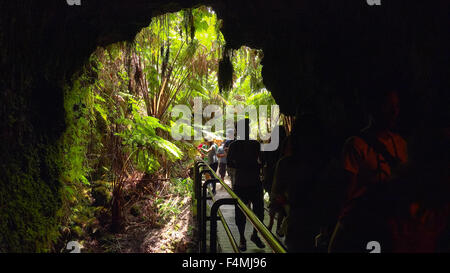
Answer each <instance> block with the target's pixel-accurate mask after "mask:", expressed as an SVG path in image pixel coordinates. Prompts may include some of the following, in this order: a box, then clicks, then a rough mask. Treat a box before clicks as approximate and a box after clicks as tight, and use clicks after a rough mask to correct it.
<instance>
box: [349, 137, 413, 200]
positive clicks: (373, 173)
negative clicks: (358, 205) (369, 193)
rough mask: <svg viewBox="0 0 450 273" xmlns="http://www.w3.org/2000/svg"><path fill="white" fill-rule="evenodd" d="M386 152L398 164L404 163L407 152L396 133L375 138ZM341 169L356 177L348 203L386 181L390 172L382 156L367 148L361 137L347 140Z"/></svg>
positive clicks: (350, 190) (406, 158)
mask: <svg viewBox="0 0 450 273" xmlns="http://www.w3.org/2000/svg"><path fill="white" fill-rule="evenodd" d="M377 139H378V140H379V141H380V142H381V143H383V144H384V145H385V147H386V149H387V151H388V152H389V153H390V154H391V155H392V156H393V157H395V158H398V159H399V161H400V163H406V162H407V160H408V152H407V145H406V141H405V140H404V139H403V138H402V137H401V136H400V135H398V134H396V133H388V137H387V138H380V137H378V138H377ZM343 165H344V166H343V167H344V169H345V170H346V171H348V172H350V173H352V174H354V175H356V177H357V179H356V184H355V185H350V189H349V191H348V201H351V200H353V199H355V198H357V197H360V196H362V195H363V194H364V193H365V192H366V190H367V187H368V186H370V185H374V184H377V183H383V182H385V181H387V180H388V179H389V178H390V177H391V175H392V170H391V167H390V166H389V164H388V163H387V161H386V160H385V159H384V157H383V155H382V154H381V153H379V152H377V151H375V150H374V148H373V147H371V146H369V145H368V144H367V143H366V142H365V141H364V140H363V139H362V138H361V137H359V136H354V137H351V138H350V139H348V140H347V142H346V143H345V145H344V151H343Z"/></svg>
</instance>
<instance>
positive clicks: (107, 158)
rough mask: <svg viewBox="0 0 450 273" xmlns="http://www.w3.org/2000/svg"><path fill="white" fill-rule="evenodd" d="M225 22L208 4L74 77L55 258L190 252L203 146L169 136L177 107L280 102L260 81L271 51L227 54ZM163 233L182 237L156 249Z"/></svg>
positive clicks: (158, 22)
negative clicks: (197, 162) (77, 247)
mask: <svg viewBox="0 0 450 273" xmlns="http://www.w3.org/2000/svg"><path fill="white" fill-rule="evenodd" d="M220 25H221V22H220V20H218V19H217V17H216V15H215V13H214V11H213V10H211V9H210V8H207V7H200V8H197V9H191V10H184V11H180V12H177V13H170V14H165V15H162V16H159V17H155V18H153V19H152V22H151V24H150V25H149V27H147V28H145V29H143V30H142V31H141V32H140V33H139V34H138V35H137V36H136V38H135V40H134V41H130V42H120V43H117V44H113V45H110V46H108V47H106V48H98V49H97V50H96V51H95V52H94V53H93V54H92V56H91V58H90V60H89V62H88V63H87V64H86V65H85V67H84V70H83V71H81V72H79V73H78V74H77V75H75V76H74V78H73V85H72V86H71V87H70V88H67V90H66V93H65V110H66V113H67V114H66V124H67V130H66V132H65V134H64V136H63V137H62V138H61V146H62V148H63V149H64V152H65V153H64V154H65V156H64V159H63V169H64V172H63V175H62V177H61V180H62V182H63V184H64V187H63V192H62V195H63V204H64V206H63V208H62V209H61V213H60V221H61V228H60V232H61V234H62V236H61V238H62V239H61V240H60V241H59V242H58V243H57V244H56V246H55V250H56V251H63V250H64V249H65V243H67V241H70V240H78V241H80V242H81V243H82V244H83V245H85V248H86V249H87V251H113V252H126V251H164V252H173V251H187V249H188V245H189V240H188V239H182V238H184V237H186V238H189V236H191V235H192V229H189V228H187V226H188V222H189V221H190V220H189V218H190V217H191V214H190V212H191V208H190V197H191V195H192V180H191V178H190V177H189V167H190V166H191V164H192V162H193V159H194V157H195V155H196V149H195V147H196V144H197V143H193V142H192V141H174V140H173V139H172V138H171V136H170V130H171V124H173V122H174V120H173V117H171V115H170V113H171V109H172V107H174V106H175V105H179V104H183V105H187V106H188V107H190V108H192V107H193V98H194V97H201V98H202V99H203V103H204V105H207V104H216V105H220V106H226V105H236V104H242V105H271V104H274V103H275V102H274V100H273V98H272V97H271V95H270V92H269V91H268V90H266V89H265V87H264V84H263V82H262V77H261V69H262V66H261V59H262V58H263V52H262V51H260V50H255V49H250V48H248V47H242V48H241V49H240V50H237V51H233V50H229V49H227V48H226V41H225V40H224V38H223V36H222V34H221V33H220ZM226 61H229V62H230V63H231V65H232V69H231V71H228V72H227V71H224V70H223V67H224V66H223V65H221V64H223V63H224V62H226ZM219 67H220V68H221V69H222V71H220V69H219ZM225 67H226V65H225ZM229 72H232V74H229ZM227 73H228V75H226V74H227ZM219 74H224V75H222V76H221V77H219ZM224 76H225V78H226V77H229V80H228V83H225V84H219V80H218V78H221V80H223V79H224ZM225 85H228V87H227V88H222V87H224V86H225ZM156 230H160V231H161V230H165V232H166V233H167V234H168V233H170V234H172V233H174V232H175V233H176V232H181V230H183V232H184V233H183V234H184V235H183V236H184V237H183V236H181V237H180V236H175V237H176V238H177V239H175V237H173V240H172V241H171V240H169V241H170V242H168V243H165V244H161V245H164V246H161V247H160V248H158V247H156V246H155V245H152V244H158V243H157V242H153V241H152V239H151V238H149V237H148V234H159V233H157V232H156ZM167 234H166V235H167ZM160 235H161V234H159V235H158V236H160ZM155 236H156V235H155ZM163 237H164V236H163ZM166 237H167V236H166ZM169 237H170V236H169ZM170 238H172V237H170ZM180 238H181V239H180ZM139 240H141V241H140V242H137V241H139ZM130 241H133V242H134V243H133V244H138V243H139V244H140V246H138V245H133V244H131V243H130ZM149 242H153V243H149ZM174 242H175V243H174ZM183 244H184V245H183ZM181 245H183V246H181ZM180 246H181V247H180Z"/></svg>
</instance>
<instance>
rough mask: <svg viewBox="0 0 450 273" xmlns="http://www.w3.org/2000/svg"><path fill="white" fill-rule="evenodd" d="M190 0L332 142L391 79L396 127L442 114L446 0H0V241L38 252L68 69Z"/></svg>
mask: <svg viewBox="0 0 450 273" xmlns="http://www.w3.org/2000/svg"><path fill="white" fill-rule="evenodd" d="M202 2H205V3H208V5H211V6H212V7H213V8H214V9H215V10H216V12H217V13H218V15H219V17H220V18H221V19H223V20H224V24H223V29H222V32H223V33H224V35H225V39H226V41H227V43H228V46H229V47H231V48H239V47H240V46H241V45H247V46H250V47H254V48H259V49H263V51H264V59H263V65H264V67H263V77H264V83H265V85H266V87H267V88H268V89H269V90H270V91H271V92H272V93H273V96H274V97H275V99H276V101H277V102H278V104H280V106H281V110H282V111H283V112H284V113H289V114H293V113H295V112H296V111H308V112H313V113H316V115H317V116H318V117H319V119H320V120H321V122H322V123H323V125H324V126H325V127H326V128H327V130H328V131H329V132H330V134H329V137H330V139H329V141H330V142H331V143H335V145H334V147H336V150H335V151H334V152H336V153H337V152H338V150H339V149H340V144H341V143H342V141H343V139H344V138H345V137H346V136H347V135H349V134H351V133H352V132H355V131H356V130H358V129H360V128H361V127H362V126H363V125H364V124H365V122H366V118H365V112H364V107H363V105H362V103H361V102H362V100H363V98H364V95H365V94H366V93H367V92H368V91H369V90H371V89H373V88H374V87H375V86H377V87H380V88H382V87H383V86H384V87H387V88H390V87H394V88H398V89H400V90H401V92H402V114H401V123H400V125H401V126H400V129H401V131H402V132H403V133H404V134H406V135H411V134H412V133H413V132H414V130H415V129H417V128H420V125H421V124H422V123H426V122H429V121H430V120H440V118H441V117H448V108H449V107H448V105H449V104H450V101H449V95H448V89H449V87H450V84H449V77H448V76H449V75H450V73H449V72H450V71H449V48H450V45H449V37H448V36H449V35H448V30H449V22H450V20H449V19H450V18H449V14H450V13H449V11H450V2H449V1H446V0H435V1H414V2H413V1H407V0H397V1H389V2H388V1H382V5H381V6H369V5H367V3H366V1H365V0H351V1H331V0H328V1H326V0H303V1H300V0H298V1H294V0H291V1H270V2H269V1H252V0H240V1H225V0H213V1H150V0H134V1H119V0H114V1H106V0H99V1H83V0H82V5H81V6H79V7H77V6H72V7H71V6H68V5H67V4H66V1H62V0H61V1H32V0H17V1H2V2H1V3H0V72H1V74H0V128H1V129H0V147H1V150H0V153H1V155H2V156H1V159H0V174H1V176H0V219H1V220H0V252H2V251H48V250H49V249H50V248H51V244H52V241H53V240H54V239H55V238H57V236H58V232H57V230H56V226H57V220H56V219H57V216H58V215H57V214H58V208H59V207H60V205H61V200H60V194H59V190H60V182H59V174H60V161H61V155H62V151H61V147H59V145H58V139H59V138H60V137H61V134H62V133H63V132H64V130H65V124H64V115H65V112H64V108H63V88H64V87H66V86H67V85H70V84H71V76H72V75H73V74H74V73H75V72H77V71H78V70H79V69H80V67H81V66H82V65H83V63H85V62H86V61H87V59H88V57H89V55H90V54H91V52H93V50H94V49H95V48H96V47H97V46H102V45H107V44H110V43H113V42H117V41H121V40H131V39H133V38H134V36H135V35H136V33H137V32H138V31H139V30H140V29H141V28H142V27H144V26H147V25H148V24H149V22H150V20H151V16H155V15H158V14H162V13H164V12H169V11H176V10H180V9H182V8H186V7H194V6H196V5H200V4H202ZM447 120H448V119H447Z"/></svg>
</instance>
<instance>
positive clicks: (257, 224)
mask: <svg viewBox="0 0 450 273" xmlns="http://www.w3.org/2000/svg"><path fill="white" fill-rule="evenodd" d="M197 164H201V165H202V166H203V167H206V168H207V169H208V170H209V173H210V174H211V175H212V176H214V180H217V181H218V182H219V183H220V184H221V185H222V187H223V188H224V189H225V190H226V191H227V193H228V194H229V195H230V196H231V198H233V199H235V200H236V204H237V205H238V207H239V209H240V210H241V211H242V212H243V213H244V215H245V216H246V218H247V219H248V220H249V221H250V223H251V224H252V225H253V227H254V228H255V229H256V230H257V231H258V232H259V233H260V234H261V236H262V238H263V239H264V241H266V243H267V244H268V245H269V247H270V248H271V249H272V251H273V252H274V253H286V252H287V251H286V249H285V248H284V246H283V245H282V244H281V243H280V242H279V241H278V239H277V238H276V237H275V236H274V235H273V234H272V232H270V231H269V230H268V229H267V227H266V226H265V225H264V224H263V223H262V222H261V221H260V220H259V219H258V217H257V216H256V215H255V214H254V213H253V211H252V210H251V209H250V208H248V207H247V205H246V204H245V203H244V202H243V201H242V200H241V199H240V198H239V197H238V196H237V195H236V193H234V192H233V190H232V189H231V188H230V187H229V186H228V185H227V184H226V183H225V182H223V181H222V180H221V179H220V178H219V177H218V176H217V174H216V172H214V170H213V169H211V167H210V166H209V165H208V164H207V163H206V162H205V161H203V160H198V161H197V162H196V165H197ZM195 167H197V166H195ZM199 167H200V166H199ZM200 181H201V178H200ZM195 187H197V186H195ZM197 190H198V189H197ZM205 198H206V197H205ZM197 202H199V200H198V201H197Z"/></svg>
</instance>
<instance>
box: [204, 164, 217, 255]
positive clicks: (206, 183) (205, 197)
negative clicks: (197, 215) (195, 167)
mask: <svg viewBox="0 0 450 273" xmlns="http://www.w3.org/2000/svg"><path fill="white" fill-rule="evenodd" d="M202 172H203V171H202ZM218 181H219V180H218V179H209V180H208V181H206V182H205V183H204V184H203V187H202V209H201V210H202V233H201V236H202V237H201V252H203V253H204V252H206V220H207V217H206V200H207V199H208V197H207V194H206V193H207V189H208V186H209V185H210V184H213V183H216V182H218Z"/></svg>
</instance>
